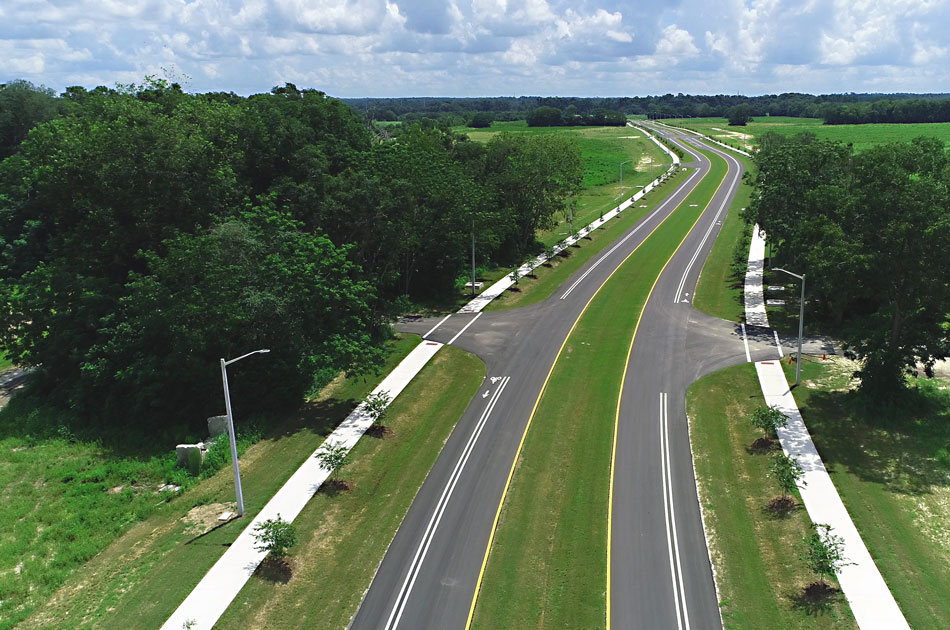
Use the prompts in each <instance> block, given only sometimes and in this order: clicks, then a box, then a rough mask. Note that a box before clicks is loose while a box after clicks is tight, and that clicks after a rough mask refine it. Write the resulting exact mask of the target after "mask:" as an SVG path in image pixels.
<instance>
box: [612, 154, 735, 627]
mask: <svg viewBox="0 0 950 630" xmlns="http://www.w3.org/2000/svg"><path fill="white" fill-rule="evenodd" d="M714 154H715V153H714ZM720 159H721V158H720ZM724 161H725V160H724ZM710 165H711V161H710ZM727 177H729V163H728V162H726V173H725V175H723V176H722V181H720V182H719V186H717V187H716V190H715V192H713V194H712V195H711V196H710V197H709V201H708V202H707V203H706V207H705V208H703V211H702V212H700V213H699V216H697V217H696V220H695V221H693V224H692V225H691V226H690V227H689V229H688V230H687V231H686V234H685V235H684V236H683V239H682V240H681V241H680V242H679V245H677V246H676V249H674V250H673V253H672V254H670V257H669V258H667V259H666V262H665V263H664V264H663V268H662V269H660V273H658V274H656V279H655V280H654V281H653V285H652V286H651V287H650V292H649V293H647V297H646V300H644V301H643V307H642V308H641V309H640V315H639V316H638V317H637V323H636V325H635V326H634V327H633V336H632V337H630V346H629V347H628V348H627V359H626V361H625V362H624V366H623V374H622V375H621V376H620V393H619V394H618V395H617V411H616V415H615V416H614V439H613V445H612V446H611V449H610V485H609V486H608V489H607V592H606V599H607V602H606V608H607V611H606V615H607V618H606V622H607V623H606V626H607V630H610V556H611V553H610V552H611V548H612V543H613V516H614V462H615V460H616V458H617V434H618V433H619V430H620V401H621V400H622V399H623V388H624V384H625V383H626V382H627V368H628V367H629V366H630V355H631V354H632V353H633V342H634V341H635V340H636V338H637V331H638V330H640V322H641V321H642V320H643V313H644V312H645V311H646V310H647V304H649V303H650V298H651V297H652V296H653V290H654V289H656V285H657V283H659V281H660V278H661V277H662V276H663V272H664V271H666V268H667V266H669V264H670V261H672V260H673V257H674V256H676V253H677V252H678V251H679V250H680V248H681V247H682V246H683V243H685V242H686V239H687V238H689V235H690V234H691V233H692V231H693V228H695V227H696V224H697V223H699V220H700V219H701V218H703V215H704V214H706V210H708V209H709V206H710V205H712V202H713V199H715V198H716V195H717V194H719V190H720V189H721V188H722V185H723V184H724V183H725V182H726V178H727ZM683 201H684V202H685V201H686V199H684V200H683ZM677 207H679V206H677ZM670 214H672V213H670ZM657 227H659V226H657ZM651 234H652V232H651ZM644 240H645V239H644ZM634 251H636V250H634ZM608 280H609V278H608Z"/></svg>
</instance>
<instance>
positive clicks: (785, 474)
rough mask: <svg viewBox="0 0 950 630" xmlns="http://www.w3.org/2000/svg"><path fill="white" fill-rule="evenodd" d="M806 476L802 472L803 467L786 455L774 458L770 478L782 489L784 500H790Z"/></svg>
mask: <svg viewBox="0 0 950 630" xmlns="http://www.w3.org/2000/svg"><path fill="white" fill-rule="evenodd" d="M804 474H805V471H804V470H802V465H801V464H799V463H798V460H796V459H793V458H791V457H789V456H787V455H785V454H779V455H776V456H775V457H773V458H772V463H771V464H770V465H769V476H770V477H772V479H774V480H775V481H776V483H778V485H779V487H780V488H781V489H782V497H783V498H788V495H790V494H791V493H793V492H794V491H795V489H796V488H797V487H798V483H799V482H800V480H801V478H802V476H803V475H804Z"/></svg>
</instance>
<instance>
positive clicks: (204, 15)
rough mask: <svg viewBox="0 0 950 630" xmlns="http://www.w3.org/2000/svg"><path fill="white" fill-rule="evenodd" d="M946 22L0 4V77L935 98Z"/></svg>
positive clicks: (792, 14) (340, 0)
mask: <svg viewBox="0 0 950 630" xmlns="http://www.w3.org/2000/svg"><path fill="white" fill-rule="evenodd" d="M946 24H950V0H892V1H891V2H888V3H881V2H874V1H871V0H807V1H805V2H802V1H795V0H723V2H721V3H715V4H710V3H708V2H700V0H638V2H636V3H631V2H629V0H624V1H621V0H2V4H0V59H3V62H2V64H0V68H2V70H0V72H2V73H3V74H2V75H0V82H2V81H5V80H9V79H12V78H25V79H28V80H31V81H33V82H35V83H42V84H46V85H50V86H52V87H54V88H60V89H61V88H63V87H65V86H67V85H75V84H81V85H87V86H89V87H93V86H94V84H95V83H103V84H107V85H111V84H113V83H115V82H123V83H128V82H130V81H141V79H142V77H143V76H144V75H146V74H155V73H159V74H160V73H161V68H162V67H163V66H164V67H173V68H177V69H178V70H179V71H180V72H182V73H184V74H189V75H192V77H194V78H193V79H192V83H191V84H189V85H187V87H188V89H192V90H234V91H236V92H240V93H250V92H255V91H265V90H268V89H270V87H272V86H273V85H277V84H280V83H282V82H284V81H294V82H295V83H297V84H298V85H302V86H308V87H315V88H318V89H322V90H325V91H327V92H329V93H331V94H335V95H340V96H360V95H427V94H438V95H452V94H457V95H479V94H485V95H491V94H524V93H534V94H551V93H555V94H576V95H584V94H628V93H633V94H645V93H663V92H697V91H705V92H737V91H745V92H749V93H759V92H762V91H768V92H781V91H788V90H795V91H812V92H818V91H866V90H871V89H873V90H876V91H895V90H901V91H939V90H945V89H947V88H946V85H947V84H948V83H950V81H948V80H950V68H948V67H950V64H948V60H950V37H948V35H947V32H946V29H945V25H946ZM94 82H95V83H94Z"/></svg>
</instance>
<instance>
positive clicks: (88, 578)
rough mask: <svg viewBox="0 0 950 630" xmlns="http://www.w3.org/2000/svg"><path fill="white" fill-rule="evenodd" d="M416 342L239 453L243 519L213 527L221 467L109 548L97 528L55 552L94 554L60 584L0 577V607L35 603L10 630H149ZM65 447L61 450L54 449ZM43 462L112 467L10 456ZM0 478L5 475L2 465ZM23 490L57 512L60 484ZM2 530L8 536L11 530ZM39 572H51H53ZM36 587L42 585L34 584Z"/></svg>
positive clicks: (92, 509) (75, 451)
mask: <svg viewBox="0 0 950 630" xmlns="http://www.w3.org/2000/svg"><path fill="white" fill-rule="evenodd" d="M418 343H419V338H418V337H415V336H411V335H407V336H404V337H402V338H397V340H395V341H394V342H393V344H392V345H391V346H390V348H389V354H388V357H387V361H386V364H385V365H384V366H383V369H382V370H381V372H380V374H379V375H375V376H374V375H370V376H366V377H365V378H364V377H354V378H350V379H342V378H341V379H338V380H337V381H334V383H332V384H331V385H329V386H328V387H327V388H325V389H324V391H323V392H322V393H321V395H320V396H319V397H318V398H317V399H315V400H314V401H312V402H310V403H308V404H305V405H304V406H302V407H301V408H300V410H299V411H298V412H297V413H296V414H294V415H293V416H292V417H290V418H288V419H287V421H286V422H284V423H283V424H282V425H280V426H278V427H277V428H276V429H275V430H274V431H272V432H271V433H270V434H269V435H267V436H266V437H265V438H264V439H263V440H261V441H260V442H258V443H257V444H255V445H254V446H251V447H250V448H248V449H247V451H246V452H245V453H244V454H243V455H242V456H241V473H242V475H241V476H242V481H243V487H244V497H245V508H246V516H245V518H243V519H238V520H234V521H231V522H229V523H227V524H226V525H223V526H218V523H217V521H216V519H217V516H218V514H220V513H221V512H222V511H224V510H225V509H231V510H233V509H234V507H233V505H234V481H233V476H232V472H231V467H230V465H227V466H226V467H225V468H224V469H222V470H220V471H219V472H218V473H216V474H215V475H213V476H212V477H210V478H208V479H204V480H202V481H200V482H198V483H197V484H196V485H195V486H194V487H192V488H191V489H190V490H188V491H187V492H185V493H184V494H182V495H180V496H177V497H175V498H173V499H171V500H170V501H169V502H168V503H165V502H164V500H162V499H161V497H158V496H155V497H154V499H153V501H154V502H159V501H160V500H161V505H160V506H159V507H158V508H157V509H156V510H155V511H154V513H153V514H152V515H151V516H149V517H148V518H147V519H145V520H143V521H141V522H138V523H134V524H131V525H129V526H128V527H127V528H124V530H123V531H124V533H121V535H118V536H115V535H112V536H110V538H114V540H113V541H112V542H111V544H107V543H109V540H107V539H105V538H104V537H103V535H102V534H103V531H100V530H104V533H105V534H111V531H112V530H109V529H107V528H105V527H101V526H100V527H98V528H95V527H92V529H91V531H90V533H89V534H84V535H81V536H75V537H74V538H75V540H74V541H73V542H70V543H63V544H61V545H60V546H59V548H58V550H59V554H60V555H63V554H72V553H73V552H72V551H71V547H69V546H68V545H80V546H83V547H85V546H88V544H89V542H90V541H92V542H94V543H95V544H98V545H99V547H98V548H97V549H95V552H98V553H95V552H94V553H93V554H90V555H91V556H93V557H92V558H91V559H90V560H88V562H86V563H85V564H83V565H82V566H81V567H79V568H78V569H76V570H74V571H71V572H70V574H69V575H68V576H64V575H62V574H61V573H60V574H52V579H50V578H48V577H47V578H43V576H44V575H46V574H43V573H40V574H33V573H27V572H25V571H24V574H22V575H13V572H12V571H11V572H10V573H9V574H6V575H4V576H3V581H0V592H4V595H5V596H4V599H9V598H10V597H11V596H12V595H13V594H15V593H19V592H20V591H21V590H22V591H24V592H28V593H29V594H31V595H32V596H33V597H35V598H37V599H38V600H39V601H40V602H42V605H38V606H36V609H35V612H34V613H33V614H32V615H31V616H30V617H29V618H27V619H26V620H24V621H23V622H22V623H20V625H18V626H17V627H19V628H44V629H45V628H93V627H111V628H122V627H126V628H144V627H148V628H157V627H159V626H160V625H161V624H162V623H163V622H164V621H165V619H166V618H167V617H168V616H169V615H170V614H171V613H172V612H173V611H174V610H175V608H176V607H177V606H178V604H180V603H181V601H182V600H183V599H184V598H185V596H187V595H188V593H189V592H190V591H191V589H192V588H193V587H194V586H195V584H197V583H198V581H199V580H200V579H201V577H202V576H203V575H204V573H205V572H206V571H207V570H208V569H209V568H210V567H211V565H212V564H214V562H215V561H217V559H218V558H219V557H220V556H221V554H222V553H224V551H225V549H226V548H227V545H229V544H230V543H231V542H232V541H233V540H234V539H235V538H236V537H237V535H238V534H239V533H240V532H241V530H242V529H243V528H244V527H245V526H246V524H247V523H248V522H249V521H250V519H251V518H253V517H254V515H255V514H257V512H258V511H259V510H260V509H261V508H262V507H263V506H264V504H265V503H266V502H267V500H269V499H270V497H271V496H273V494H274V493H275V492H276V491H277V490H278V489H279V488H280V486H281V485H283V483H284V481H286V479H287V478H288V477H289V476H290V475H291V474H292V473H293V472H294V470H296V469H297V467H298V466H299V465H300V463H301V462H303V461H304V460H305V459H306V458H307V457H309V456H310V454H311V453H312V452H313V451H314V449H316V448H317V446H318V445H319V444H320V443H321V442H322V441H323V439H324V438H325V437H326V436H327V435H328V434H329V433H330V431H332V430H333V429H334V428H335V427H336V426H337V425H338V424H339V423H340V422H341V421H342V420H343V419H344V418H345V417H346V415H347V414H348V413H349V412H350V411H351V410H352V409H353V407H354V406H355V405H356V404H357V402H358V401H359V400H360V399H361V398H362V397H363V396H365V395H366V394H368V393H369V392H370V391H371V390H372V389H373V387H375V386H376V384H378V383H379V382H380V381H381V380H382V379H383V376H384V375H385V374H387V373H388V372H389V371H390V370H391V369H392V368H393V367H394V366H395V365H396V364H397V363H398V362H399V361H400V360H402V358H403V357H405V356H406V355H407V354H408V353H409V352H410V351H411V350H412V348H413V347H415V346H416V345H417V344H418ZM40 446H42V445H40ZM54 446H55V448H54ZM67 446H68V447H69V450H64V449H66V447H67ZM44 453H48V454H49V456H50V457H55V458H56V461H50V462H44V461H43V460H42V459H40V460H38V461H39V465H41V466H46V468H47V473H46V477H48V476H49V473H50V472H55V471H56V470H57V469H58V468H57V467H62V466H64V465H69V464H71V463H72V460H74V459H76V458H82V459H81V461H80V463H83V464H84V465H88V462H98V464H99V465H100V466H101V467H107V466H112V465H114V464H115V463H116V462H113V461H112V460H111V458H110V457H109V456H108V454H102V453H98V452H96V451H95V450H92V449H91V446H90V445H85V444H82V443H76V444H71V445H68V444H66V442H65V441H64V440H55V441H53V442H52V443H51V444H50V445H48V446H46V447H45V448H39V447H36V448H34V449H31V450H29V451H24V452H23V453H19V452H17V453H14V454H13V455H14V456H17V455H20V454H28V455H32V457H33V458H34V459H36V458H37V457H44V456H45V455H44ZM229 461H230V460H229ZM119 463H120V464H121V462H119ZM77 465H78V464H77ZM2 470H3V471H5V472H6V473H9V472H10V471H11V470H13V471H14V472H15V469H12V468H10V467H9V466H5V467H4V468H3V469H2ZM30 481H31V483H33V484H34V486H35V488H34V491H33V494H32V495H30V496H31V497H32V500H34V501H35V503H36V506H37V509H38V510H40V509H54V510H55V509H61V508H58V507H57V505H58V503H57V502H62V499H61V497H60V495H61V494H62V490H61V489H60V486H61V485H62V484H54V483H50V482H48V481H47V480H46V479H45V478H44V476H43V475H42V474H41V475H38V476H37V477H35V478H34V479H31V480H30ZM86 485H87V486H88V485H89V484H86ZM100 495H101V496H102V497H103V498H108V499H121V498H122V493H117V494H109V493H107V492H106V491H105V489H101V491H100V492H99V494H98V495H96V496H100ZM109 505H110V503H106V502H104V501H97V502H90V503H89V504H88V505H87V507H86V508H84V509H83V510H82V512H81V513H80V516H81V517H82V519H83V520H84V522H87V523H91V524H95V523H96V522H98V521H97V519H101V518H104V517H109V518H111V515H112V512H103V511H102V510H103V509H104V508H105V507H108V506H109ZM97 510H98V511H97ZM113 511H114V510H113ZM120 513H121V512H120ZM8 525H9V526H10V527H13V526H16V523H9V524H8ZM46 527H47V528H49V527H50V526H49V525H47V526H46ZM100 549H101V551H100ZM49 565H50V566H51V567H53V568H55V565H54V564H53V563H49ZM7 579H9V580H10V581H9V582H7V581H6V580H7ZM41 579H43V580H45V581H39V582H37V580H41ZM34 584H35V585H34ZM57 587H58V588H57ZM46 589H48V590H46ZM5 603H6V602H5ZM3 618H4V621H5V620H6V619H8V618H9V617H7V614H6V613H5V614H4V615H3ZM2 626H3V624H0V627H2Z"/></svg>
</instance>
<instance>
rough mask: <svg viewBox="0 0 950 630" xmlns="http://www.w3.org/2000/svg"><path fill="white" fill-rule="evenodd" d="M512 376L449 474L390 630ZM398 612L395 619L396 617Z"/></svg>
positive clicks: (494, 400) (491, 402)
mask: <svg viewBox="0 0 950 630" xmlns="http://www.w3.org/2000/svg"><path fill="white" fill-rule="evenodd" d="M510 380H511V377H510V376H506V377H505V378H504V379H503V380H502V382H501V384H500V385H499V386H498V389H496V390H495V394H494V395H493V396H492V398H491V400H490V401H489V402H488V405H487V406H486V407H485V411H484V412H482V417H481V418H479V421H478V424H477V425H476V428H475V431H474V432H473V433H472V435H471V436H470V437H469V439H468V442H467V443H466V445H465V448H464V449H463V451H462V456H461V457H460V458H459V460H458V461H457V462H456V464H455V469H454V470H453V471H452V475H451V477H450V478H449V483H448V484H447V485H446V487H445V488H444V489H443V490H442V496H441V497H440V499H439V503H438V504H437V505H436V510H435V512H433V513H432V517H431V518H430V519H429V524H428V526H427V527H426V531H425V532H424V534H423V537H422V543H421V544H420V545H419V547H418V548H417V549H416V555H415V557H414V558H413V560H412V564H411V565H410V570H409V573H408V574H407V575H406V579H405V581H404V582H403V586H402V588H401V589H400V590H399V593H398V594H397V596H396V602H395V604H394V606H393V610H392V612H391V613H390V614H389V619H388V620H387V622H386V626H385V628H387V630H388V629H390V628H392V629H394V628H396V627H397V626H398V625H399V620H400V619H401V618H402V613H403V611H404V610H405V608H406V602H408V601H409V595H410V594H411V593H412V587H413V585H415V583H416V578H417V577H418V575H419V570H420V569H421V567H422V563H423V562H424V561H425V557H426V555H427V554H428V552H429V545H430V544H431V543H432V539H433V538H434V537H435V532H436V530H437V529H438V528H439V522H440V521H441V520H442V515H443V514H444V513H445V507H446V506H447V505H448V502H449V500H450V499H451V498H452V493H453V492H454V491H455V486H456V484H457V483H458V480H459V478H460V477H461V476H462V471H463V470H464V469H465V464H467V463H468V458H469V456H471V454H472V451H473V450H474V449H475V443H476V442H478V438H479V437H481V434H482V429H484V428H485V423H486V422H487V421H488V416H490V415H491V412H492V411H494V409H495V403H497V402H498V400H499V398H501V394H502V392H503V391H504V389H505V387H506V386H507V385H508V381H510ZM420 554H421V555H420ZM397 607H398V612H397ZM394 616H395V620H394V619H393V617H394Z"/></svg>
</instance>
